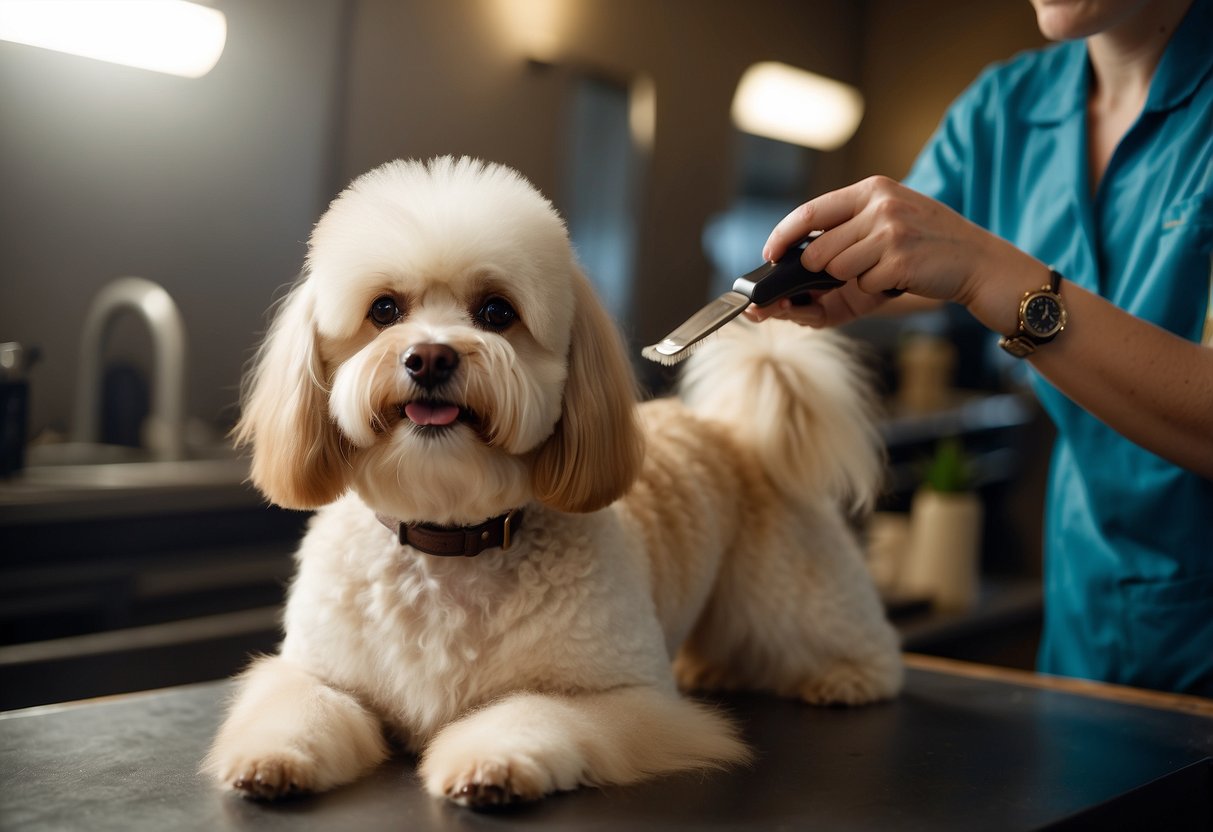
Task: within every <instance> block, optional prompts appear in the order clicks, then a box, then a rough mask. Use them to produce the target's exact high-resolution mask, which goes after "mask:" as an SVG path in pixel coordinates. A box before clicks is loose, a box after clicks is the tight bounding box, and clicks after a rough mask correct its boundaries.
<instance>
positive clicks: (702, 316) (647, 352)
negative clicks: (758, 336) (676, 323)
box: [640, 292, 750, 365]
mask: <svg viewBox="0 0 1213 832" xmlns="http://www.w3.org/2000/svg"><path fill="white" fill-rule="evenodd" d="M749 305H750V298H749V296H748V295H743V294H742V293H741V292H725V293H724V294H723V295H721V296H720V297H718V298H716V300H714V301H712V302H711V303H709V304H708V305H707V306H705V307H704V308H703V309H700V310H699V311H698V312H696V313H695V314H694V315H692V316H691V317H690V318H689V319H688V320H687V322H686V323H684V324H683V325H682V326H680V327H678V329H676V330H674V331H673V332H671V333H670V334H669V335H667V336H666V337H665V338H663V339H662V340H661V341H659V342H657V343H656V344H652V345H651V346H648V347H645V348H644V349H642V350H641V351H640V354H641V355H642V356H644V357H645V358H647V359H649V360H650V361H656V362H657V363H658V364H666V365H670V364H677V363H678V362H680V361H682V360H684V359H685V358H687V356H689V355H690V354H691V352H692V348H693V347H694V346H695V345H696V344H698V343H699V342H700V341H702V340H703V339H704V337H705V336H707V335H710V334H712V333H713V332H715V331H716V330H718V329H720V328H721V327H722V326H724V325H725V324H727V323H728V322H729V321H731V320H733V319H734V318H736V317H737V316H738V315H740V314H741V312H742V310H743V309H745V308H746V307H747V306H749Z"/></svg>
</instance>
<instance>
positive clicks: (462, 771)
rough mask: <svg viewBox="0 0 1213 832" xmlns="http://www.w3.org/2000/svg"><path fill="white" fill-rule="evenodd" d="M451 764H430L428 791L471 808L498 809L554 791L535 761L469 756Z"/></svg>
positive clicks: (548, 778) (546, 776)
mask: <svg viewBox="0 0 1213 832" xmlns="http://www.w3.org/2000/svg"><path fill="white" fill-rule="evenodd" d="M449 763H450V765H449V768H448V767H447V766H446V764H442V765H441V766H440V765H435V764H433V763H431V765H429V766H428V767H427V768H428V769H429V770H428V771H427V772H426V784H425V785H426V790H427V791H429V792H430V794H433V795H437V796H441V797H445V798H447V799H448V800H450V801H451V802H453V803H456V804H458V805H460V806H466V807H468V808H469V809H495V808H498V807H500V806H508V805H510V804H514V803H524V802H529V801H532V800H538V799H539V798H541V797H543V796H544V795H545V794H547V793H548V792H550V791H553V790H554V788H553V783H552V778H551V777H550V776H549V775H547V773H546V772H544V771H543V770H542V768H541V767H540V766H538V765H536V763H535V761H534V760H509V759H504V758H503V759H484V760H471V759H469V760H464V761H462V763H460V762H458V761H454V760H452V761H449ZM439 768H442V769H445V770H438V769H439Z"/></svg>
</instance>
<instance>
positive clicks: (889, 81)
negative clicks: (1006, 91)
mask: <svg viewBox="0 0 1213 832" xmlns="http://www.w3.org/2000/svg"><path fill="white" fill-rule="evenodd" d="M866 10H867V11H866V15H865V19H864V27H863V28H864V36H863V50H864V52H863V61H862V70H861V72H860V79H859V83H860V86H861V88H862V89H863V94H864V97H865V99H866V103H867V108H866V115H865V117H864V120H863V123H862V125H861V126H860V128H859V131H858V132H857V133H856V134H855V138H854V139H853V140H852V142H851V143H852V145H853V146H852V153H851V157H850V167H849V169H848V172H849V173H850V174H851V175H852V177H853V178H860V177H863V176H867V175H869V174H875V173H880V174H884V175H886V176H892V177H895V178H900V177H902V176H905V174H906V173H908V172H909V169H910V165H911V164H912V163H913V162H914V158H915V156H916V155H917V154H918V150H919V149H920V148H921V147H922V146H923V144H924V143H925V142H926V141H927V139H928V138H930V136H931V134H932V133H933V132H934V130H935V127H936V125H937V124H938V123H939V119H940V117H941V116H942V115H943V113H944V110H946V109H947V106H948V104H950V103H951V101H952V99H954V98H955V97H956V96H957V95H958V94H959V93H960V92H961V91H962V90H964V88H965V87H966V86H968V85H969V83H970V82H971V81H973V79H974V78H976V77H977V74H978V73H979V72H980V71H981V69H982V68H983V67H984V66H986V65H987V64H989V63H991V62H993V61H996V60H1002V59H1004V58H1009V57H1011V56H1012V55H1014V54H1015V53H1017V52H1019V51H1022V50H1023V49H1027V48H1030V47H1036V46H1039V45H1041V44H1043V43H1044V41H1043V39H1042V38H1041V36H1040V33H1039V32H1038V31H1037V29H1036V16H1035V14H1034V13H1033V12H1032V7H1031V5H1030V4H1029V3H1028V0H980V2H970V3H964V2H957V1H956V0H912V2H900V0H868V2H867V4H866Z"/></svg>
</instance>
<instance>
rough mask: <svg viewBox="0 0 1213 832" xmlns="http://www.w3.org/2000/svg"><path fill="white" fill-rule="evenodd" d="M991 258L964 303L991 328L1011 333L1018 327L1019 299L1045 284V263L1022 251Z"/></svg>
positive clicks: (974, 315) (991, 329) (1004, 333)
mask: <svg viewBox="0 0 1213 832" xmlns="http://www.w3.org/2000/svg"><path fill="white" fill-rule="evenodd" d="M1015 254H1016V255H1018V256H1014V257H1007V258H998V259H997V260H995V261H991V265H990V266H988V268H990V269H991V272H990V273H989V274H986V275H983V279H982V281H981V284H980V286H979V288H978V290H977V291H976V292H975V293H974V294H973V297H972V300H971V301H970V302H969V303H968V304H966V306H967V308H968V310H969V312H970V313H972V315H973V317H975V318H976V319H977V320H979V321H981V323H982V324H984V325H985V326H986V327H987V328H988V329H989V330H990V331H991V332H994V333H996V334H998V335H1003V336H1012V335H1015V334H1016V333H1017V332H1018V331H1019V303H1020V301H1022V300H1023V297H1024V295H1025V294H1026V293H1028V292H1032V291H1035V290H1036V289H1039V288H1040V287H1042V286H1047V285H1048V284H1049V279H1050V274H1049V267H1048V266H1046V265H1045V264H1044V263H1041V262H1040V261H1039V260H1036V259H1035V258H1032V257H1029V256H1028V255H1026V254H1024V253H1023V252H1020V251H1016V252H1015Z"/></svg>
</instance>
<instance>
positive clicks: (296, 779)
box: [224, 756, 313, 800]
mask: <svg viewBox="0 0 1213 832" xmlns="http://www.w3.org/2000/svg"><path fill="white" fill-rule="evenodd" d="M312 779H313V778H312V774H311V771H310V766H309V765H308V764H307V763H306V762H304V761H302V760H299V759H295V758H293V757H289V756H271V757H263V758H260V759H258V760H252V761H249V762H247V763H244V764H242V765H239V766H237V767H236V768H235V770H234V771H233V772H232V773H231V774H229V775H228V776H227V777H225V778H224V780H225V782H227V784H228V785H229V786H230V787H231V788H232V790H233V791H235V792H237V793H239V794H240V795H242V796H243V797H248V798H252V799H254V800H281V799H283V798H289V797H295V796H298V795H302V794H306V793H308V792H310V791H311V790H312Z"/></svg>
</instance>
